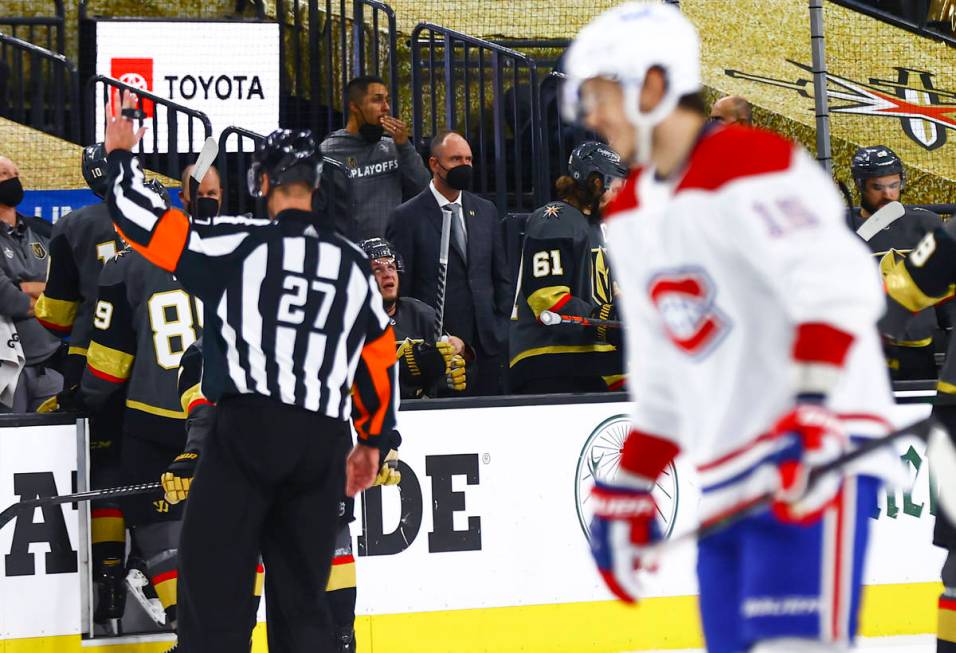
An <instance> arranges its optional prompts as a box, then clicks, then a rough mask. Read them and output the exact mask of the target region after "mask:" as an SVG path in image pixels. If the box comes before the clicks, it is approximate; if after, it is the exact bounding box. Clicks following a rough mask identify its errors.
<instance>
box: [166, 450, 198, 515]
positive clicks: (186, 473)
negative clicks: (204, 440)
mask: <svg viewBox="0 0 956 653" xmlns="http://www.w3.org/2000/svg"><path fill="white" fill-rule="evenodd" d="M198 464H199V452H198V451H184V452H182V453H181V454H179V455H178V456H176V459H175V460H173V462H172V463H170V465H169V467H167V468H166V471H165V472H163V475H162V476H161V477H160V480H161V481H162V483H163V492H164V493H165V494H166V501H168V502H169V503H171V504H177V503H179V502H180V501H185V500H186V497H187V496H189V486H190V485H191V484H192V482H193V474H195V473H196V465H198Z"/></svg>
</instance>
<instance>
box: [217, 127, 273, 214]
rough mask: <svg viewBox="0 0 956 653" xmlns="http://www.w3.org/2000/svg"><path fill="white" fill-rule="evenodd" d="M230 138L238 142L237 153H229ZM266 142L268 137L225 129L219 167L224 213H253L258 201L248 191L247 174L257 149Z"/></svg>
mask: <svg viewBox="0 0 956 653" xmlns="http://www.w3.org/2000/svg"><path fill="white" fill-rule="evenodd" d="M230 136H233V137H235V139H236V149H235V151H233V152H230V151H229V150H228V144H227V141H228V140H229V137H230ZM263 140H265V137H264V136H263V135H262V134H257V133H256V132H253V131H249V130H248V129H243V128H242V127H232V126H230V127H226V128H225V129H223V130H222V133H221V134H220V135H219V156H218V157H216V165H217V166H218V168H219V179H220V180H221V182H222V209H221V212H222V213H224V214H228V215H239V214H242V213H249V212H252V211H254V209H255V200H254V199H253V198H252V197H251V196H250V195H249V192H248V189H247V188H246V171H247V170H249V166H250V164H251V163H252V154H253V153H254V152H255V151H256V146H257V145H258V144H259V143H261V142H262V141H263Z"/></svg>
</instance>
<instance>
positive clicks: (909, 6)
mask: <svg viewBox="0 0 956 653" xmlns="http://www.w3.org/2000/svg"><path fill="white" fill-rule="evenodd" d="M831 2H835V3H836V4H838V5H843V6H844V7H847V8H849V9H852V10H854V11H858V12H860V13H861V14H866V15H867V16H872V17H873V18H877V19H879V20H882V21H884V22H886V23H890V24H891V25H895V26H897V27H901V28H903V29H905V30H909V31H910V32H915V33H917V34H919V35H920V36H925V37H926V38H930V39H934V40H936V41H945V42H946V43H948V44H949V45H953V46H956V35H954V34H953V31H952V27H953V23H952V19H950V22H949V26H948V27H942V24H943V23H945V21H935V22H934V21H932V20H930V6H931V3H930V0H905V1H901V2H900V3H899V5H898V6H897V7H896V8H895V9H894V8H890V7H888V6H887V7H884V6H881V5H879V4H875V3H873V2H872V1H870V2H867V1H865V0H831Z"/></svg>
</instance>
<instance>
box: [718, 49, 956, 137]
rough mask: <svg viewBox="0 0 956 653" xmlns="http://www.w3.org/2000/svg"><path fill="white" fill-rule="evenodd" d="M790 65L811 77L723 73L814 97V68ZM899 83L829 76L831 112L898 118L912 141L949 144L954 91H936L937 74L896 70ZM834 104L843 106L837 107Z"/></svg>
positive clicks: (954, 123) (955, 113)
mask: <svg viewBox="0 0 956 653" xmlns="http://www.w3.org/2000/svg"><path fill="white" fill-rule="evenodd" d="M787 61H788V63H791V64H793V65H794V66H796V67H797V68H799V69H801V70H803V71H804V72H806V73H807V75H808V78H806V79H799V78H798V79H796V80H795V81H792V82H791V81H787V80H784V79H774V78H772V77H761V76H760V75H753V74H750V73H745V72H742V71H740V70H729V69H728V70H725V71H724V72H725V73H726V74H727V76H728V77H733V78H734V79H744V80H748V81H751V82H758V83H761V84H769V85H771V86H779V87H781V88H785V89H789V90H792V91H795V92H796V93H797V94H798V95H800V96H802V97H805V98H812V97H813V93H812V91H813V79H812V74H811V68H810V66H807V65H804V64H801V63H797V62H796V61H791V60H790V59H787ZM894 70H895V71H896V79H880V78H878V77H870V78H869V80H868V81H867V82H865V83H864V82H858V81H854V80H852V79H848V78H846V77H840V76H839V75H834V74H832V73H827V97H828V98H829V100H830V102H831V106H830V111H831V113H845V114H855V115H863V116H879V117H883V118H894V119H896V120H899V121H900V127H902V129H903V132H904V133H905V134H906V135H907V136H908V137H909V138H910V139H911V140H913V141H915V142H916V143H918V144H919V145H921V146H922V147H924V148H926V149H927V150H935V149H937V148H940V147H942V146H943V145H945V144H946V138H947V130H949V129H953V130H956V92H953V91H945V90H942V89H938V88H935V87H934V86H933V73H931V72H929V71H926V70H918V69H916V68H904V67H900V66H897V67H895V68H894ZM836 102H839V103H840V104H838V105H836V106H834V104H835V103H836Z"/></svg>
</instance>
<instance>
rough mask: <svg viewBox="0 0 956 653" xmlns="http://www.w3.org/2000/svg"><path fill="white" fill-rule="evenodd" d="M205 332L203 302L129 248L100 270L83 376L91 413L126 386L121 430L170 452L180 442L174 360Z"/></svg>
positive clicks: (182, 426)
mask: <svg viewBox="0 0 956 653" xmlns="http://www.w3.org/2000/svg"><path fill="white" fill-rule="evenodd" d="M200 335H202V305H201V303H200V302H199V300H198V299H197V298H195V297H192V296H191V295H189V294H187V293H186V291H185V290H183V287H182V285H181V284H180V282H179V280H178V279H176V277H175V276H174V275H172V274H171V273H169V272H166V271H164V270H161V269H159V268H157V267H156V266H154V265H152V264H151V263H149V261H147V260H146V259H145V258H143V257H142V256H141V255H140V254H138V253H136V252H134V251H133V250H131V249H124V250H122V251H121V252H119V253H118V254H117V255H116V257H114V258H113V259H111V260H110V261H108V262H107V263H106V265H105V266H104V267H103V272H102V273H101V275H100V286H99V295H98V297H97V301H96V305H95V307H94V311H93V329H92V336H91V339H90V347H89V351H88V353H87V364H86V370H85V372H84V374H83V383H82V392H83V400H84V401H85V402H86V404H87V405H88V406H90V407H92V408H97V407H98V406H100V405H102V404H103V403H104V402H105V401H106V399H107V398H108V397H109V396H110V395H111V394H113V393H114V392H116V391H118V390H120V389H121V388H122V387H123V386H124V385H125V386H127V387H126V416H125V420H124V430H125V431H126V432H128V433H130V434H131V435H134V436H136V437H139V438H143V439H147V440H152V441H155V442H158V443H161V444H165V445H168V446H171V447H178V446H181V445H182V443H183V440H184V438H185V422H184V420H185V419H186V414H185V413H184V412H183V410H182V405H181V403H180V397H179V393H178V390H177V378H176V377H177V374H178V371H179V359H180V358H181V357H182V355H183V352H184V351H186V349H188V348H189V346H190V345H191V344H192V343H193V342H195V341H196V339H197V338H198V337H199V336H200Z"/></svg>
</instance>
